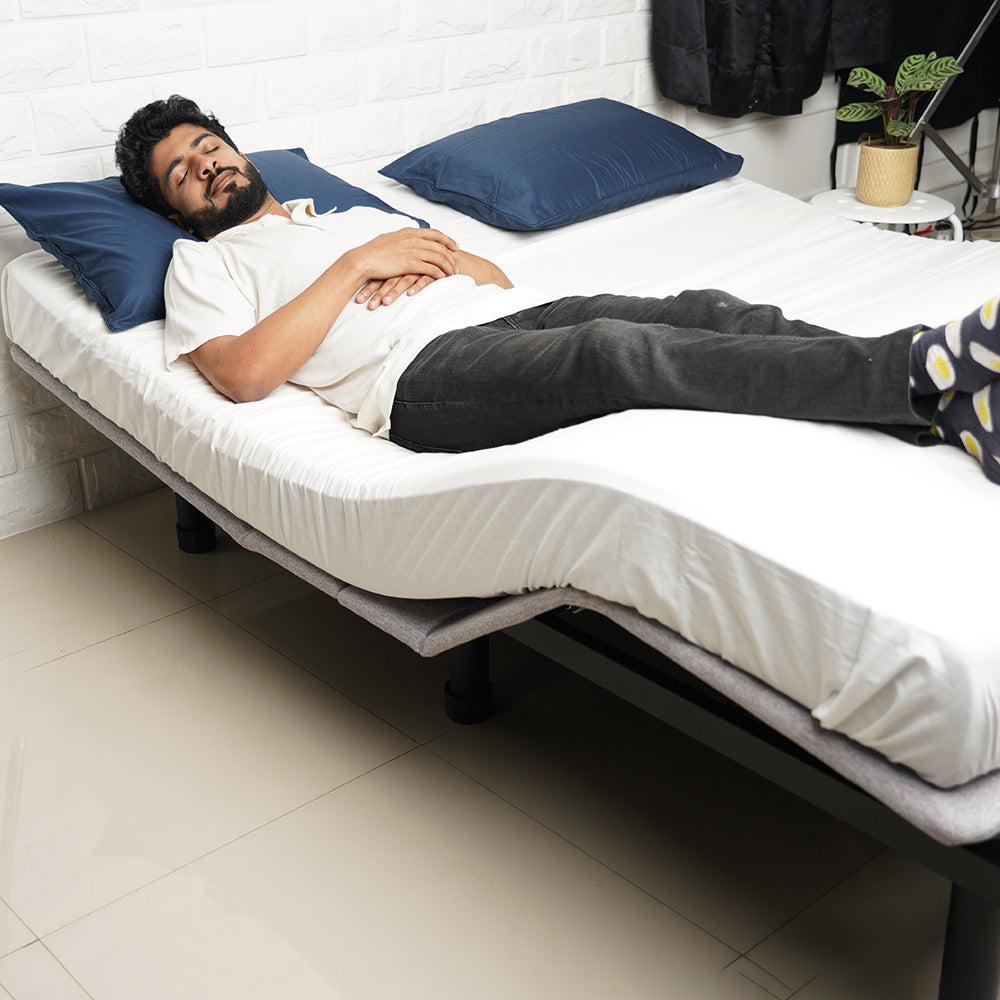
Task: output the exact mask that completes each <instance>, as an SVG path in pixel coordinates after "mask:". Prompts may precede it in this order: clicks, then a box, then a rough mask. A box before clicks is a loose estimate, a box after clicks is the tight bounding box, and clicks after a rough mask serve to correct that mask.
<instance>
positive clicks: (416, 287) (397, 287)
mask: <svg viewBox="0 0 1000 1000" xmlns="http://www.w3.org/2000/svg"><path fill="white" fill-rule="evenodd" d="M432 281H434V278H432V277H431V276H430V275H428V274H403V275H400V276H399V277H398V278H387V279H386V280H385V281H369V282H368V284H367V285H365V286H364V287H363V288H362V289H361V290H360V291H359V292H358V294H357V295H355V296H354V301H355V302H357V303H358V304H361V303H363V302H367V303H368V308H369V309H377V308H378V307H379V306H388V305H391V304H392V303H393V302H395V301H396V299H398V298H399V296H400V295H416V294H417V292H419V291H420V289H421V288H426V287H427V286H428V285H429V284H430V283H431V282H432Z"/></svg>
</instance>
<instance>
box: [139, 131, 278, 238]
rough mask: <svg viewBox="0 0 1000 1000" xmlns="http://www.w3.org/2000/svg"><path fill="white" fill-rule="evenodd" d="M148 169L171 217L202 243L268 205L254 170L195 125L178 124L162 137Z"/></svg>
mask: <svg viewBox="0 0 1000 1000" xmlns="http://www.w3.org/2000/svg"><path fill="white" fill-rule="evenodd" d="M149 169H150V171H151V172H152V174H153V177H154V178H155V179H156V182H157V183H158V184H159V185H160V190H161V191H162V192H163V196H164V197H165V198H166V200H167V204H169V205H170V207H171V208H173V209H174V214H172V215H171V216H170V218H171V219H174V220H175V221H176V222H177V223H179V224H180V225H181V226H182V227H183V228H185V229H187V230H189V231H190V232H193V233H194V234H195V235H196V236H200V237H201V238H202V239H205V240H208V239H211V238H212V237H213V236H215V235H217V234H218V233H221V232H223V231H224V230H226V229H231V228H232V227H233V226H238V225H240V224H242V223H244V222H247V221H249V220H250V219H251V218H254V217H255V216H256V215H257V214H258V213H259V212H260V210H261V209H262V208H263V206H264V204H265V202H266V201H267V197H268V193H267V187H266V185H265V184H264V181H263V179H262V178H261V176H260V173H259V171H258V170H257V168H256V167H255V166H254V165H253V164H252V163H251V162H250V161H249V160H248V159H247V158H246V157H245V156H243V155H242V154H241V153H238V152H237V151H236V150H235V149H233V148H232V147H231V146H229V145H227V144H226V143H224V142H223V141H222V140H221V139H219V138H218V137H217V136H215V135H213V134H212V133H211V132H206V131H205V129H203V128H201V127H199V126H197V125H178V126H177V128H175V129H173V130H172V131H171V133H170V135H168V136H167V137H166V139H161V140H160V141H159V142H158V143H157V144H156V145H155V146H154V147H153V152H152V155H151V156H150V160H149Z"/></svg>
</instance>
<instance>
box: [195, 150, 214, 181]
mask: <svg viewBox="0 0 1000 1000" xmlns="http://www.w3.org/2000/svg"><path fill="white" fill-rule="evenodd" d="M215 163H216V160H215V156H214V154H212V153H204V154H202V155H201V157H200V158H199V161H198V173H199V174H201V176H202V177H208V176H209V175H210V174H214V173H215Z"/></svg>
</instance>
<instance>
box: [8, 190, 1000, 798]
mask: <svg viewBox="0 0 1000 1000" xmlns="http://www.w3.org/2000/svg"><path fill="white" fill-rule="evenodd" d="M369 186H370V187H371V188H372V189H373V190H375V191H376V193H379V194H380V195H382V196H383V197H384V198H386V199H387V200H388V201H390V202H391V203H394V204H395V205H397V206H398V207H400V208H402V209H404V210H409V211H412V212H414V213H415V214H418V215H421V216H423V217H424V218H426V219H428V220H429V221H430V222H431V223H432V224H433V225H436V226H438V227H439V228H441V229H443V230H444V231H446V232H450V233H452V234H453V235H454V236H455V237H456V238H457V239H458V240H459V243H460V244H461V245H463V246H465V247H466V248H467V249H469V250H472V251H473V252H477V253H480V254H481V255H484V256H487V257H491V258H493V259H495V260H497V261H498V263H500V264H501V266H502V267H503V268H504V269H505V270H506V271H507V273H508V274H509V275H510V276H511V278H512V279H513V280H514V281H515V282H523V283H530V284H532V285H535V286H540V287H542V288H543V289H545V290H546V291H547V292H549V291H550V292H551V294H552V295H553V296H555V295H558V294H564V293H569V292H583V293H590V292H598V291H608V290H610V291H620V292H626V293H652V294H669V293H671V292H675V291H678V290H681V289H683V288H688V287H719V288H724V289H726V290H728V291H730V292H733V293H735V294H737V295H740V296H742V297H744V298H746V299H748V300H754V301H765V302H773V303H775V304H778V305H780V306H782V307H783V308H784V309H785V311H786V313H787V314H788V315H790V316H801V317H804V318H807V319H810V320H812V321H815V322H820V323H825V324H827V325H830V326H832V327H835V328H837V329H841V330H843V331H845V332H851V333H858V334H863V335H874V334H879V333H883V332H887V331H889V330H892V329H896V328H898V327H902V326H906V325H910V324H913V323H917V322H924V323H928V324H937V323H940V322H944V321H946V320H948V319H950V318H953V317H955V316H957V315H961V314H963V313H965V312H967V311H969V310H970V309H972V308H974V307H975V306H977V305H978V304H979V303H980V302H981V301H982V300H983V299H985V298H987V297H989V295H991V294H993V293H994V292H995V291H996V290H997V289H996V286H997V285H998V284H1000V247H995V246H993V245H990V244H986V243H974V244H968V243H967V244H951V243H946V242H941V241H932V240H924V239H918V238H915V237H910V236H906V235H903V234H896V233H885V232H880V231H877V230H874V229H871V228H868V227H862V226H859V225H857V224H855V223H851V222H846V221H844V220H841V219H838V218H835V217H833V216H829V215H826V214H823V213H821V212H819V211H817V210H814V209H812V208H811V207H809V206H807V205H805V204H803V203H801V202H798V201H796V200H795V199H792V198H789V197H786V196H784V195H781V194H778V193H775V192H773V191H770V190H768V189H766V188H763V187H761V186H759V185H756V184H754V183H751V182H748V181H742V180H732V181H723V182H720V183H718V184H715V185H712V186H711V187H709V188H705V189H703V190H700V191H696V192H691V193H688V194H685V195H680V196H672V197H668V198H663V199H659V200H657V201H654V202H651V203H648V204H646V205H644V206H637V207H635V208H632V209H627V210H625V211H622V212H618V213H615V214H613V215H610V216H606V217H604V218H601V219H596V220H591V221H589V222H585V223H579V224H576V225H573V226H570V227H567V228H564V229H561V230H557V231H553V232H548V233H539V234H514V233H506V232H502V231H500V230H495V229H491V228H490V227H487V226H485V225H482V224H480V223H478V222H474V221H473V220H470V219H468V218H466V217H464V216H460V215H458V214H457V213H455V212H452V211H451V210H449V209H447V208H443V207H442V206H438V205H433V204H430V203H428V202H425V201H423V200H421V199H419V198H417V197H416V196H415V195H412V194H411V193H410V192H409V191H407V190H406V189H403V188H400V187H398V186H396V185H394V184H391V183H390V182H386V181H382V180H381V179H379V180H378V181H374V182H373V183H372V184H371V185H369ZM3 304H4V310H5V315H6V320H7V330H8V333H9V335H10V336H11V338H12V339H13V340H14V341H15V342H16V343H18V344H19V345H20V346H21V347H22V348H23V349H24V350H25V351H27V353H28V354H30V355H31V356H32V357H34V358H35V359H36V360H38V361H39V362H41V363H42V364H43V365H44V366H45V367H46V368H48V369H49V371H51V372H52V373H53V374H54V375H56V376H57V377H58V378H60V379H61V380H62V381H63V382H65V383H66V384H67V385H69V386H70V387H71V388H72V389H73V390H74V391H75V392H77V393H78V394H79V395H80V396H81V397H82V398H83V399H85V400H86V401H87V402H89V403H91V404H92V405H93V406H95V407H96V408H97V409H98V410H100V411H101V412H102V413H104V414H105V415H106V416H108V417H110V418H111V419H112V420H113V421H114V422H115V423H117V424H118V425H119V426H121V427H122V428H123V429H125V430H126V431H128V432H129V433H130V434H132V435H133V436H134V437H136V438H137V439H138V440H139V441H141V442H142V443H143V444H145V445H146V446H147V447H148V448H149V449H150V450H151V451H152V452H153V453H154V454H155V455H156V456H157V457H158V458H159V459H161V460H162V461H163V462H165V463H166V464H168V465H169V466H171V467H172V468H173V469H174V470H176V471H177V472H178V473H180V474H181V475H182V476H184V477H185V478H186V479H188V480H189V481H190V482H191V483H193V484H194V485H195V486H197V487H198V488H199V489H201V490H202V491H204V492H205V493H207V494H209V495H210V496H212V497H213V498H215V499H216V500H218V501H219V502H220V503H222V504H223V505H224V506H225V507H227V508H228V509H229V510H230V511H232V512H233V513H234V514H236V515H237V516H238V517H240V518H242V519H244V520H246V521H247V522H249V523H250V524H252V525H253V526H255V527H257V528H259V529H260V530H261V531H263V532H264V533H265V534H267V535H269V536H270V537H272V538H273V539H275V540H276V541H278V542H279V543H280V544H282V545H284V546H285V547H287V548H288V549H290V550H292V551H293V552H295V553H297V554H299V555H301V556H303V557H305V558H306V559H308V560H309V561H310V562H312V563H314V564H315V565H317V566H318V567H320V568H321V569H324V570H326V571H327V572H329V573H331V574H333V575H334V576H336V577H339V578H340V579H342V580H345V581H347V582H349V583H352V584H355V585H357V586H360V587H363V588H365V589H367V590H372V591H375V592H378V593H383V594H388V595H392V596H401V597H416V598H421V597H448V596H485V595H492V594H499V593H517V592H521V591H524V590H530V589H535V588H543V587H552V586H573V587H577V588H579V589H581V590H584V591H587V592H590V593H593V594H595V595H598V596H601V597H605V598H607V599H609V600H612V601H617V602H619V603H622V604H625V605H628V606H631V607H635V608H636V609H638V610H639V611H640V612H642V613H643V614H644V615H647V616H649V617H650V618H653V619H655V620H658V621H660V622H662V623H663V624H665V625H667V626H669V627H670V628H673V629H675V630H677V631H678V632H680V633H681V634H682V635H683V636H685V637H686V638H688V639H690V640H692V641H694V642H696V643H697V644H698V645H700V646H703V647H704V648H706V649H708V650H710V651H711V652H713V653H717V654H719V655H721V656H722V657H724V658H725V659H727V660H729V661H730V662H732V663H733V664H735V665H737V666H739V667H741V668H743V669H745V670H747V671H749V672H750V673H752V674H754V675H756V676H757V677H759V678H761V679H763V680H765V681H767V682H768V683H770V684H772V685H773V686H774V687H775V688H777V689H779V690H780V691H782V692H784V693H785V694H787V695H789V696H790V697H792V698H794V699H795V700H796V701H798V702H799V703H801V704H803V705H805V706H806V707H808V708H809V709H810V710H811V711H812V712H813V714H814V715H815V717H816V718H817V719H818V720H819V721H820V723H821V724H822V725H823V726H826V727H829V728H832V729H835V730H837V731H839V732H841V733H844V734H846V735H848V736H850V737H852V738H853V739H855V740H857V741H859V742H861V743H863V744H864V745H866V746H868V747H871V748H873V749H875V750H878V751H879V752H881V753H883V754H884V755H885V756H886V757H888V758H889V759H890V760H892V761H895V762H899V763H903V764H906V765H908V766H910V767H912V768H913V769H914V770H915V771H916V772H917V773H918V774H920V775H921V776H922V777H924V778H925V779H926V780H928V781H930V782H932V783H934V784H938V785H942V786H951V785H955V784H958V783H961V782H963V781H966V780H968V779H970V778H972V777H974V776H976V775H979V774H983V773H985V772H987V771H990V770H992V769H994V768H997V767H998V766H1000V719H998V716H1000V711H998V708H1000V628H998V627H997V622H996V616H997V612H996V599H995V596H994V594H995V591H996V588H995V581H996V580H997V577H998V573H1000V532H997V530H996V527H995V525H996V522H995V518H996V517H997V515H998V513H1000V489H998V487H996V486H994V485H991V484H990V483H988V482H987V481H986V479H985V478H984V477H983V475H982V473H981V472H980V470H979V468H978V466H977V465H976V464H975V462H974V461H973V460H972V459H971V458H969V457H967V456H965V455H964V454H962V453H961V452H959V451H958V450H957V449H953V448H949V447H934V448H915V447H912V446H909V445H906V444H903V443H901V442H899V441H896V440H894V439H892V438H890V437H888V436H886V435H882V434H879V433H877V432H874V431H868V430H862V429H852V428H847V427H839V426H833V425H818V424H808V423H796V422H793V421H783V420H776V419H771V418H763V417H744V416H732V415H723V414H713V413H693V412H676V411H675V412H630V413H624V414H619V415H615V416H612V417H606V418H603V419H601V420H598V421H593V422H591V423H588V424H584V425H580V426H577V427H573V428H569V429H566V430H563V431H559V432H557V433H554V434H551V435H548V436H546V437H543V438H539V439H536V440H533V441H529V442H525V443H523V444H520V445H516V446H513V447H506V448H499V449H495V450H489V451H483V452H476V453H471V454H467V455H417V454H413V453H410V452H407V451H405V450H403V449H401V448H398V447H396V446H395V445H393V444H391V443H389V442H387V441H383V440H376V439H372V438H370V437H368V436H367V435H366V434H364V433H363V432H360V431H357V430H353V429H351V428H350V427H349V426H348V424H347V423H346V421H345V420H344V419H343V417H342V416H341V415H340V414H339V412H338V411H337V410H335V409H333V408H331V407H329V406H327V405H325V404H324V403H322V402H321V401H320V400H319V399H318V398H317V397H315V396H314V395H313V394H311V393H310V392H308V391H307V390H302V389H297V388H294V387H291V386H285V387H282V388H281V389H279V390H278V391H277V392H275V393H274V394H273V395H272V396H271V397H269V398H268V399H266V400H264V401H262V402H260V403H255V404H246V405H242V406H236V405H234V404H232V403H230V402H228V401H227V400H225V399H223V398H222V397H220V396H219V395H218V394H217V393H215V391H214V390H212V389H211V388H210V387H209V386H208V385H207V383H205V382H204V381H203V380H202V378H201V376H200V375H198V374H197V372H195V371H194V370H193V369H191V370H188V371H182V372H179V373H172V374H171V373H167V372H166V371H165V369H164V366H163V362H162V357H161V345H160V340H161V330H162V326H161V324H147V325H145V326H142V327H138V328H136V329H134V330H132V331H129V332H127V333H122V334H115V335H111V334H109V333H108V332H107V330H106V328H105V327H104V325H103V323H102V321H101V318H100V315H99V313H98V311H97V309H96V308H95V307H94V306H93V305H91V304H90V303H89V302H88V301H87V300H86V299H85V298H84V297H83V295H82V294H81V293H80V292H79V291H78V290H77V289H76V286H75V285H74V284H73V282H72V280H71V278H70V276H69V274H68V272H66V271H65V270H63V269H62V268H61V267H60V266H59V265H58V264H57V263H56V262H55V261H54V260H53V259H52V258H51V257H49V256H48V255H47V254H45V253H44V252H42V251H36V252H34V253H31V254H28V255H26V256H24V257H21V258H20V259H18V260H17V261H15V262H14V263H13V264H11V265H10V266H9V267H8V269H7V271H6V273H5V275H4V282H3Z"/></svg>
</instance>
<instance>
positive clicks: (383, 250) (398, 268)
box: [343, 229, 458, 281]
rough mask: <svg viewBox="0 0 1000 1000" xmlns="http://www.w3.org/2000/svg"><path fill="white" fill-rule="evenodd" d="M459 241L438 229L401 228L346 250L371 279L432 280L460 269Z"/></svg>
mask: <svg viewBox="0 0 1000 1000" xmlns="http://www.w3.org/2000/svg"><path fill="white" fill-rule="evenodd" d="M457 253H458V244H457V243H456V242H455V241H454V240H453V239H452V238H451V237H450V236H445V234H444V233H442V232H439V231H438V230H436V229H399V230H397V231H396V232H394V233H383V234H382V235H381V236H376V237H375V239H373V240H369V241H368V242H367V243H363V244H362V245H361V246H359V247H355V248H354V249H353V250H349V251H348V252H347V253H346V254H344V257H343V259H344V260H345V261H349V262H350V264H351V266H352V267H354V268H356V269H357V270H358V271H359V272H360V273H361V274H363V275H364V276H365V277H366V278H368V280H369V281H371V280H379V281H387V280H390V279H393V278H397V279H398V278H400V277H402V276H408V275H416V276H418V277H420V276H424V277H428V278H430V279H432V280H434V279H436V278H444V277H447V276H448V275H450V274H457V273H458V259H457Z"/></svg>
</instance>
